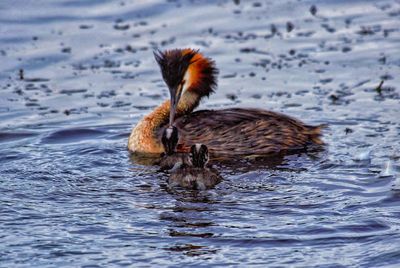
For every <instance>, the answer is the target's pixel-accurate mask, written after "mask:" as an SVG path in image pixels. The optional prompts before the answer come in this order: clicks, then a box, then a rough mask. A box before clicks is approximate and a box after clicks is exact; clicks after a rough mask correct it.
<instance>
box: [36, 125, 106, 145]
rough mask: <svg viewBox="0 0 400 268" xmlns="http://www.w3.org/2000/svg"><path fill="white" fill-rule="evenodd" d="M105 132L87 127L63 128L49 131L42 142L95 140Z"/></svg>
mask: <svg viewBox="0 0 400 268" xmlns="http://www.w3.org/2000/svg"><path fill="white" fill-rule="evenodd" d="M106 134H107V133H106V132H104V131H100V130H96V129H87V128H75V129H64V130H58V131H55V132H52V133H50V134H49V135H47V136H46V137H44V138H43V139H42V143H44V144H57V143H61V144H62V143H75V142H82V141H90V140H92V142H96V140H97V139H101V138H103V137H104V136H106Z"/></svg>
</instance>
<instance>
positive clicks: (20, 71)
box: [19, 69, 24, 80]
mask: <svg viewBox="0 0 400 268" xmlns="http://www.w3.org/2000/svg"><path fill="white" fill-rule="evenodd" d="M19 80H24V69H19Z"/></svg>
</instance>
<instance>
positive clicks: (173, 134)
mask: <svg viewBox="0 0 400 268" xmlns="http://www.w3.org/2000/svg"><path fill="white" fill-rule="evenodd" d="M178 135H179V134H178V129H177V128H176V127H175V126H169V127H167V128H166V129H165V130H164V131H163V134H162V137H161V142H162V144H163V146H164V153H163V154H162V157H161V160H160V162H159V163H158V164H159V166H160V168H161V170H170V169H176V168H179V167H180V166H182V165H192V164H191V161H190V159H189V154H188V153H180V152H177V151H176V146H177V145H178V139H179V136H178Z"/></svg>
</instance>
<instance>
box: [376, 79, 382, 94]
mask: <svg viewBox="0 0 400 268" xmlns="http://www.w3.org/2000/svg"><path fill="white" fill-rule="evenodd" d="M383 82H384V81H383V80H382V81H381V82H380V83H379V85H378V86H377V87H376V88H375V91H376V92H378V94H379V95H382V86H383Z"/></svg>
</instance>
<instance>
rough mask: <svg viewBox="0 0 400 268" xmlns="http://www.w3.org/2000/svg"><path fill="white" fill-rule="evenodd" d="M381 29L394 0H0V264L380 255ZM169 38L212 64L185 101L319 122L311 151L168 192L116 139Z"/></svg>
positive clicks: (293, 260)
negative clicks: (203, 91) (203, 86)
mask: <svg viewBox="0 0 400 268" xmlns="http://www.w3.org/2000/svg"><path fill="white" fill-rule="evenodd" d="M399 29H400V2H398V1H331V0H324V1H289V0H288V1H279V2H278V1H46V0H40V1H34V2H33V1H11V0H3V1H1V3H0V33H1V34H0V62H1V63H0V96H1V98H0V202H1V206H0V230H1V232H0V252H2V253H1V255H0V266H1V267H34V266H36V267H54V266H57V267H62V266H66V267H71V266H73V267H79V266H81V267H97V266H107V267H108V266H129V265H138V266H139V265H140V266H145V265H153V266H161V265H162V266H174V265H175V266H176V265H178V264H179V266H189V265H204V266H206V265H207V266H211V265H214V266H221V265H231V266H244V265H246V266H250V265H253V266H262V267H265V266H274V267H276V266H295V267H297V266H298V267H312V266H319V267H320V266H323V267H338V266H355V267H382V266H386V267H397V266H398V265H399V264H400V261H399V260H400V249H399V248H400V247H399V246H400V190H399V189H400V181H399V180H400V179H399V168H400V165H399V159H400V148H399V145H398V144H399V134H400V117H399V115H400V114H399V112H400V111H399V107H400V105H399V104H400V95H399V85H400V80H399V73H400V53H399V52H400V30H399ZM177 47H192V48H198V49H200V50H201V51H202V52H203V53H204V54H205V55H206V56H208V57H212V58H213V59H214V60H215V61H216V64H217V66H218V67H219V69H220V76H219V88H218V90H217V92H216V94H214V95H212V96H211V97H210V98H209V99H207V100H205V101H203V102H202V103H201V108H209V109H210V108H211V109H212V108H215V109H219V108H224V107H260V108H265V109H271V110H274V111H278V112H284V113H286V114H288V115H292V116H296V117H297V118H300V119H302V120H303V121H305V122H307V123H309V124H320V123H327V124H329V126H330V127H329V129H328V130H326V131H325V133H324V140H325V142H326V143H327V146H326V147H325V149H324V150H323V151H310V152H308V153H298V154H294V155H289V156H286V157H283V158H279V159H270V160H269V161H261V162H257V163H251V164H248V163H241V164H240V165H219V166H218V167H217V168H218V169H219V170H220V172H221V174H222V176H223V177H224V181H223V182H222V183H220V184H219V185H218V186H217V187H216V188H215V189H213V190H209V191H204V192H188V191H172V190H170V189H169V188H168V187H167V184H166V179H167V177H166V175H165V174H162V173H160V172H158V170H157V167H154V166H145V165H142V164H140V163H138V162H137V161H135V159H133V158H131V157H130V154H129V153H128V151H127V149H126V145H127V139H128V136H129V133H130V130H131V128H132V126H133V125H134V124H135V123H136V122H138V120H139V119H140V118H141V117H142V116H143V115H145V114H147V113H148V112H150V111H151V110H152V109H153V108H154V107H155V106H157V105H158V104H159V103H160V102H162V101H163V100H164V99H166V98H168V91H167V88H166V87H165V85H164V83H163V81H162V80H161V76H160V73H159V70H158V67H157V66H156V63H155V61H154V59H153V55H152V51H153V49H156V48H159V49H168V48H177ZM22 78H23V79H22ZM381 81H383V84H382V86H381V87H378V85H379V84H380V83H381Z"/></svg>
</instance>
